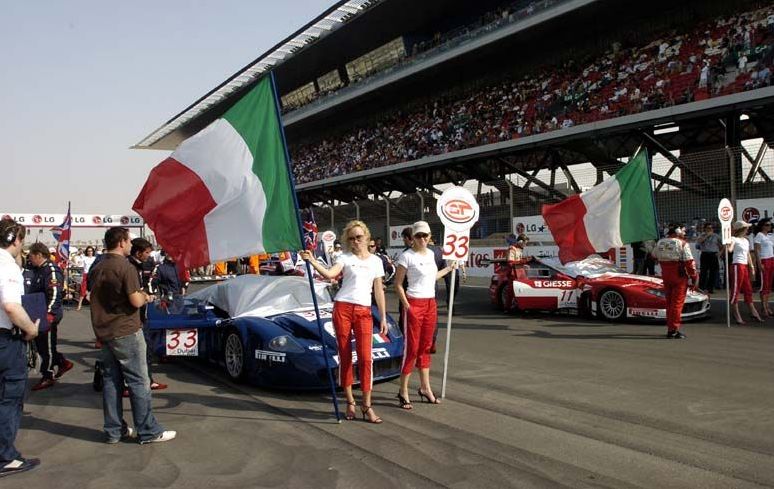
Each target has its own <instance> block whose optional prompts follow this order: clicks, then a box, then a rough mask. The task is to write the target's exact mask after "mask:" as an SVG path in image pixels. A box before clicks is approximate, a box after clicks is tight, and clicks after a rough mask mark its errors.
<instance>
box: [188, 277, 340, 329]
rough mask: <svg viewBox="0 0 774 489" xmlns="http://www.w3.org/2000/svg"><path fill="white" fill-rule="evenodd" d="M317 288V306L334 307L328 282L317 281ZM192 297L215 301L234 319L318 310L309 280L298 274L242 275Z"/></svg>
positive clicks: (215, 303)
mask: <svg viewBox="0 0 774 489" xmlns="http://www.w3.org/2000/svg"><path fill="white" fill-rule="evenodd" d="M314 287H315V292H316V294H317V305H318V306H319V307H321V308H322V307H332V306H333V303H332V301H331V296H330V294H329V293H328V290H327V288H326V287H327V284H325V283H322V282H316V281H315V283H314ZM188 298H189V299H198V300H200V301H202V302H206V303H209V304H212V305H213V306H215V307H217V308H219V309H223V310H224V311H226V312H227V313H228V315H229V316H230V317H232V318H238V317H243V316H260V317H268V316H273V315H275V314H280V313H283V312H290V311H308V310H314V303H313V302H312V294H311V293H310V290H309V279H307V278H305V277H295V276H287V277H283V276H280V277H277V276H263V275H241V276H239V277H236V278H233V279H231V280H227V281H225V282H222V283H219V284H216V285H212V286H210V287H207V288H206V289H202V290H199V291H197V292H193V293H191V294H189V295H188Z"/></svg>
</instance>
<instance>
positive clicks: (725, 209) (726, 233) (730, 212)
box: [718, 199, 734, 244]
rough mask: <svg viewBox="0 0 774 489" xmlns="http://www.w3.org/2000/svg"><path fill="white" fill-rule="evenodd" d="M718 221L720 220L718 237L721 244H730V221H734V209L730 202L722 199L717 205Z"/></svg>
mask: <svg viewBox="0 0 774 489" xmlns="http://www.w3.org/2000/svg"><path fill="white" fill-rule="evenodd" d="M718 219H720V236H721V241H722V242H723V244H728V243H730V242H731V221H732V220H733V219H734V207H733V206H732V205H731V201H730V200H728V199H723V200H721V201H720V204H719V205H718Z"/></svg>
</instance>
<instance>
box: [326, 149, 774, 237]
mask: <svg viewBox="0 0 774 489" xmlns="http://www.w3.org/2000/svg"><path fill="white" fill-rule="evenodd" d="M770 144H771V143H770V142H764V141H762V140H749V141H745V142H744V143H743V144H742V145H741V146H738V147H732V148H717V149H713V150H704V151H697V152H685V151H684V152H682V153H681V152H679V151H673V152H671V153H670V154H668V155H663V154H658V153H657V154H654V155H653V156H652V173H653V188H654V196H655V201H656V208H657V214H658V221H659V224H660V225H666V224H667V223H669V222H680V223H684V224H686V226H687V228H688V234H689V237H691V234H692V233H693V230H694V229H696V227H700V225H701V224H702V222H704V221H709V222H717V207H718V202H719V201H720V199H722V198H724V197H725V198H729V199H731V201H732V202H734V203H735V204H736V212H737V215H739V217H740V218H742V217H743V218H744V219H745V220H750V219H751V218H753V217H757V216H756V214H760V217H766V216H771V213H772V206H771V204H770V203H768V201H767V200H766V199H769V200H770V201H772V202H774V182H773V181H772V177H774V154H773V152H772V151H770V150H769V149H770ZM609 177H610V174H609V173H608V172H607V171H601V172H600V171H598V169H597V167H595V166H594V165H593V164H591V163H584V164H576V165H572V166H567V167H566V171H565V170H563V169H561V167H555V168H553V169H550V168H546V169H543V170H540V172H538V174H537V175H536V177H535V180H531V181H530V180H527V179H525V178H524V177H522V176H519V175H516V174H513V175H506V177H505V178H504V179H502V180H498V181H487V182H478V181H468V182H466V183H465V187H466V188H468V189H469V190H470V191H471V192H472V193H473V194H474V195H475V196H476V198H477V200H478V203H479V205H480V208H481V216H480V219H479V222H478V224H477V225H476V226H475V227H474V228H473V229H472V230H471V238H473V239H474V240H487V239H490V240H495V239H498V240H502V237H503V236H504V235H505V234H508V233H511V232H514V229H513V222H514V218H517V217H525V216H538V215H540V209H541V207H542V205H543V204H550V203H555V202H557V201H559V200H560V197H561V196H564V195H567V196H569V195H572V194H574V193H576V191H583V190H586V189H588V188H591V187H593V186H594V185H595V184H597V183H599V181H600V178H601V179H602V180H604V179H607V178H609ZM444 188H445V186H443V185H439V186H438V189H439V190H443V189H444ZM548 189H553V190H554V191H549V190H548ZM436 197H437V195H433V194H430V193H427V192H417V193H414V194H402V195H398V194H397V193H393V194H392V195H391V196H390V197H389V199H387V198H384V197H378V198H377V199H376V200H374V201H361V202H359V203H356V204H346V205H337V206H333V207H325V208H320V209H317V211H316V215H317V221H318V227H319V228H320V229H321V230H323V229H332V230H334V231H335V232H336V233H337V234H339V233H340V231H341V230H342V229H343V228H344V226H345V225H346V223H347V221H349V220H351V219H355V218H360V219H361V220H363V221H365V222H366V223H367V224H368V225H369V227H370V228H371V232H372V234H373V235H374V236H379V237H384V238H385V241H387V242H388V241H389V240H388V236H389V233H390V229H391V227H395V226H401V225H408V224H411V223H412V222H414V221H417V220H419V219H424V220H426V221H428V222H429V223H430V226H431V228H432V229H433V234H434V235H436V236H440V235H442V233H443V227H442V224H441V223H440V222H439V220H438V218H437V216H436V212H435V205H436ZM745 211H746V213H745ZM743 213H745V215H744V216H742V214H743Z"/></svg>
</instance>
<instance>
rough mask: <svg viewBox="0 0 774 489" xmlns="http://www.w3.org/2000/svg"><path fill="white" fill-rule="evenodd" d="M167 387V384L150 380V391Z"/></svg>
mask: <svg viewBox="0 0 774 489" xmlns="http://www.w3.org/2000/svg"><path fill="white" fill-rule="evenodd" d="M167 387H169V386H168V385H167V384H162V383H161V382H151V390H152V391H161V390H164V389H166V388H167Z"/></svg>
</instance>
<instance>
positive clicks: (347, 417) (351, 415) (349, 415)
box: [344, 401, 357, 421]
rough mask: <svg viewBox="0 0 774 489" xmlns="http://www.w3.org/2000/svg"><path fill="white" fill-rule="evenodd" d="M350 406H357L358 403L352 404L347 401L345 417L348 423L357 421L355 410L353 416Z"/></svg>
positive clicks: (353, 402)
mask: <svg viewBox="0 0 774 489" xmlns="http://www.w3.org/2000/svg"><path fill="white" fill-rule="evenodd" d="M350 406H357V403H356V402H355V401H352V402H349V401H347V414H345V415H344V419H346V420H347V421H352V420H353V419H355V410H354V409H352V414H350V412H349V407H350Z"/></svg>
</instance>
